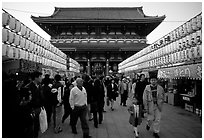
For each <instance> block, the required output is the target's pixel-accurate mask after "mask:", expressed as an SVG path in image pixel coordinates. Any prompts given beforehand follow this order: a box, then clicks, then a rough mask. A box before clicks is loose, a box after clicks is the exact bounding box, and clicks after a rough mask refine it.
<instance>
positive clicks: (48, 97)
mask: <svg viewBox="0 0 204 140" xmlns="http://www.w3.org/2000/svg"><path fill="white" fill-rule="evenodd" d="M49 77H50V75H48V74H46V75H45V78H44V79H43V80H42V88H43V95H44V97H45V110H46V113H47V122H48V126H50V122H51V115H52V92H51V87H52V81H51V79H50V78H49Z"/></svg>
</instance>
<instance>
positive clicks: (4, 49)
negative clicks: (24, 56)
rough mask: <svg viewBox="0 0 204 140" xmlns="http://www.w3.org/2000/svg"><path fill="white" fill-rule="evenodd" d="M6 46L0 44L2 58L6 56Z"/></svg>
mask: <svg viewBox="0 0 204 140" xmlns="http://www.w3.org/2000/svg"><path fill="white" fill-rule="evenodd" d="M7 48H8V45H7V44H2V56H6V55H7V50H8V49H7Z"/></svg>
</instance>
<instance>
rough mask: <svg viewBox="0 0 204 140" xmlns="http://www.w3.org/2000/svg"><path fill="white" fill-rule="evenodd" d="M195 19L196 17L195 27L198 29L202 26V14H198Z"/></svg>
mask: <svg viewBox="0 0 204 140" xmlns="http://www.w3.org/2000/svg"><path fill="white" fill-rule="evenodd" d="M196 19H197V27H198V28H199V29H201V28H202V14H200V15H198V16H197V17H196Z"/></svg>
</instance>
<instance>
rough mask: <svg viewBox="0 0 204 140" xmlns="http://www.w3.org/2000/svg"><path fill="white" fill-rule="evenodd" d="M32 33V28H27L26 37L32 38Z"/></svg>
mask: <svg viewBox="0 0 204 140" xmlns="http://www.w3.org/2000/svg"><path fill="white" fill-rule="evenodd" d="M30 33H31V30H30V29H29V28H26V34H25V37H26V38H30Z"/></svg>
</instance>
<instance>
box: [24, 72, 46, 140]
mask: <svg viewBox="0 0 204 140" xmlns="http://www.w3.org/2000/svg"><path fill="white" fill-rule="evenodd" d="M31 79H32V82H31V83H29V84H28V85H26V86H25V87H28V88H29V92H30V93H31V107H32V110H33V119H34V134H33V137H34V138H37V137H38V132H39V129H40V123H39V114H40V112H41V107H43V106H44V97H43V91H42V87H41V82H42V73H41V72H38V71H35V72H33V73H32V74H31Z"/></svg>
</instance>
